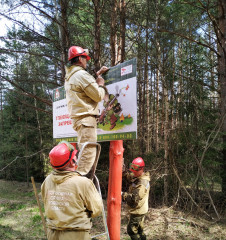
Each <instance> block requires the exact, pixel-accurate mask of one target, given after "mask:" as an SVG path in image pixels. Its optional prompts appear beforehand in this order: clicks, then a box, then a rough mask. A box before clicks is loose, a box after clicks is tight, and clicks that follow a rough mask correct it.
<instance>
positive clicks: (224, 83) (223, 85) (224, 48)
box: [218, 0, 226, 195]
mask: <svg viewBox="0 0 226 240" xmlns="http://www.w3.org/2000/svg"><path fill="white" fill-rule="evenodd" d="M218 6H219V20H218V21H219V31H218V37H219V43H218V44H219V53H220V56H219V57H218V73H219V82H220V93H221V95H220V97H221V117H222V120H223V124H222V133H223V162H222V192H223V193H224V195H226V1H225V0H218Z"/></svg>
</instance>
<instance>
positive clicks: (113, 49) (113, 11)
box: [110, 0, 117, 66]
mask: <svg viewBox="0 0 226 240" xmlns="http://www.w3.org/2000/svg"><path fill="white" fill-rule="evenodd" d="M116 21H117V0H113V1H112V6H111V37H110V45H111V66H115V65H116V63H117V22H116Z"/></svg>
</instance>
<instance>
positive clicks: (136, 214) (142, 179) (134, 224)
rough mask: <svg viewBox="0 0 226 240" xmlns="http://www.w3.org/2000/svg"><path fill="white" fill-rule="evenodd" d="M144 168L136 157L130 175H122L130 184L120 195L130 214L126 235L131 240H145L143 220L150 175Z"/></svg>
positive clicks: (141, 161)
mask: <svg viewBox="0 0 226 240" xmlns="http://www.w3.org/2000/svg"><path fill="white" fill-rule="evenodd" d="M144 167H145V163H144V160H143V159H142V158H141V157H138V158H135V159H134V160H133V161H132V163H131V164H130V169H129V170H130V171H131V173H128V172H124V173H123V176H124V177H125V178H126V179H127V180H128V181H129V183H130V185H129V189H128V191H127V192H123V193H122V200H123V201H125V202H126V203H127V206H128V211H129V213H130V220H129V223H128V225H127V233H128V234H129V236H130V238H131V239H132V240H146V235H145V233H144V230H143V229H144V218H145V215H146V213H147V212H148V199H149V191H150V173H149V172H144Z"/></svg>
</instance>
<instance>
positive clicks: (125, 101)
mask: <svg viewBox="0 0 226 240" xmlns="http://www.w3.org/2000/svg"><path fill="white" fill-rule="evenodd" d="M136 65H137V61H136V58H134V59H131V60H129V61H126V62H124V63H121V64H119V65H117V66H114V67H111V68H110V70H109V71H108V72H107V73H106V74H105V75H103V77H104V79H105V85H106V87H107V89H108V92H109V96H108V98H105V99H104V100H103V101H102V102H100V103H99V108H100V117H99V122H98V124H97V140H98V142H101V141H112V140H129V139H131V140H132V139H136V137H137V81H136ZM53 138H54V140H55V141H56V142H60V141H62V140H67V141H69V142H77V133H76V132H75V131H74V130H73V128H72V121H71V119H70V116H69V114H68V110H67V102H66V94H65V90H64V87H61V88H57V89H55V90H54V92H53Z"/></svg>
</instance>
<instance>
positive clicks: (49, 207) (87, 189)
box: [41, 142, 102, 240]
mask: <svg viewBox="0 0 226 240" xmlns="http://www.w3.org/2000/svg"><path fill="white" fill-rule="evenodd" d="M76 153H77V150H75V149H74V147H73V146H72V145H71V144H69V143H68V142H61V143H59V144H58V145H57V146H55V147H54V148H53V149H52V150H51V151H50V153H49V158H50V164H51V166H52V168H53V172H52V173H51V174H50V175H48V176H47V177H46V179H45V181H44V182H43V184H42V186H41V194H42V199H43V202H44V208H45V215H46V223H47V238H48V240H71V239H79V240H90V239H91V236H90V229H91V218H92V217H96V216H99V215H100V214H101V211H102V199H101V196H100V194H99V193H98V191H97V190H96V188H95V186H94V184H93V182H92V181H91V180H90V179H88V178H87V177H85V176H81V175H80V174H79V173H78V172H76V171H75V170H76V168H77V162H76Z"/></svg>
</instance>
